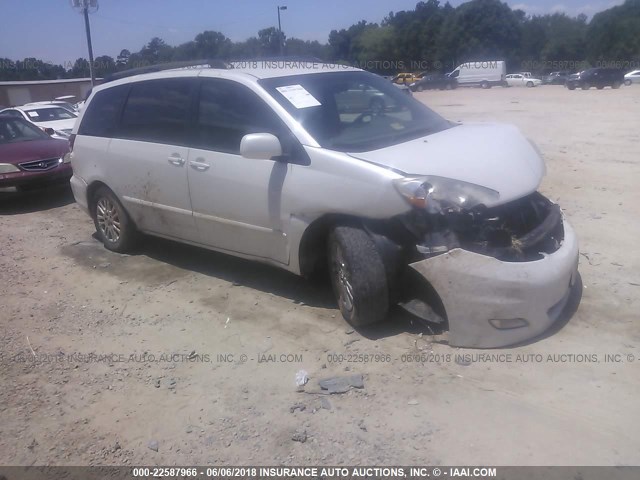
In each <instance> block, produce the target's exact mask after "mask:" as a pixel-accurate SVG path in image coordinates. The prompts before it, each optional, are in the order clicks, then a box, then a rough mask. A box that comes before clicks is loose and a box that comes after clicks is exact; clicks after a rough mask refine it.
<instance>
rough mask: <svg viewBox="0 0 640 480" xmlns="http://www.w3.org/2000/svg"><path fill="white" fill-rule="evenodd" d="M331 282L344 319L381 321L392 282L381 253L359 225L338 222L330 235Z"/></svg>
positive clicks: (365, 322)
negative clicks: (338, 224)
mask: <svg viewBox="0 0 640 480" xmlns="http://www.w3.org/2000/svg"><path fill="white" fill-rule="evenodd" d="M328 247H329V254H328V259H329V272H330V275H331V285H332V287H333V292H334V294H335V297H336V300H337V302H338V307H339V308H340V312H341V313H342V316H343V317H344V319H345V320H346V321H347V322H349V323H350V324H351V325H353V326H355V327H361V326H365V325H370V324H373V323H377V322H381V321H382V320H384V319H385V317H386V316H387V311H388V310H389V286H388V284H387V275H386V271H385V267H384V263H383V261H382V257H381V256H380V253H379V252H378V250H377V249H376V246H375V244H374V242H373V240H372V238H371V237H370V236H369V235H368V234H367V233H366V232H365V231H364V230H361V229H360V228H355V227H347V226H338V227H335V228H334V229H333V231H332V232H331V234H330V235H329V242H328Z"/></svg>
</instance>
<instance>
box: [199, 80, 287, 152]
mask: <svg viewBox="0 0 640 480" xmlns="http://www.w3.org/2000/svg"><path fill="white" fill-rule="evenodd" d="M284 131H285V127H284V125H283V124H282V122H281V120H280V118H279V117H278V116H277V115H276V114H275V113H274V112H273V110H271V108H270V107H269V106H268V105H267V104H266V103H264V101H263V100H262V99H260V97H258V96H257V95H256V94H255V93H253V92H252V91H251V90H249V89H248V88H247V87H244V86H243V85H240V84H238V83H236V82H232V81H228V80H205V81H203V83H202V87H201V90H200V100H199V104H198V114H197V121H196V127H195V134H194V139H193V144H194V146H195V147H198V148H203V149H208V150H216V151H220V152H227V153H235V154H239V153H240V140H242V137H244V136H245V135H247V134H248V133H272V134H274V135H276V136H282V134H283V133H284ZM281 141H282V138H281Z"/></svg>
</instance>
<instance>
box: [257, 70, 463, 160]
mask: <svg viewBox="0 0 640 480" xmlns="http://www.w3.org/2000/svg"><path fill="white" fill-rule="evenodd" d="M260 84H261V85H262V86H263V87H264V88H265V89H266V90H267V92H269V94H271V96H272V97H273V98H275V99H276V100H277V101H278V102H279V103H280V104H281V105H282V106H283V107H284V108H285V109H286V110H287V111H288V112H289V113H290V114H291V115H293V117H294V118H295V119H296V120H297V121H298V122H300V123H301V124H302V126H303V127H304V128H305V129H306V130H307V132H309V134H310V135H311V136H312V137H313V138H315V140H316V141H317V142H318V143H319V144H320V145H321V146H322V147H324V148H329V149H332V150H340V151H345V152H363V151H368V150H376V149H379V148H383V147H386V146H389V145H394V144H397V143H401V142H404V141H406V140H409V139H412V138H418V137H421V136H425V135H430V134H433V133H436V132H439V131H441V130H444V129H446V128H449V127H450V126H451V124H450V123H449V122H448V121H446V120H445V119H444V118H442V117H441V116H440V115H438V114H437V113H435V112H433V111H432V110H430V109H429V108H427V107H426V106H425V105H423V104H422V103H420V102H418V101H416V100H414V99H413V98H412V97H410V96H408V95H407V94H406V93H404V92H403V91H402V90H401V89H399V88H398V87H396V86H395V85H393V84H392V83H390V82H389V81H388V80H385V79H384V78H382V77H379V76H377V75H373V74H371V73H366V72H335V73H334V72H332V73H316V74H309V75H297V76H290V77H279V78H270V79H263V80H261V81H260Z"/></svg>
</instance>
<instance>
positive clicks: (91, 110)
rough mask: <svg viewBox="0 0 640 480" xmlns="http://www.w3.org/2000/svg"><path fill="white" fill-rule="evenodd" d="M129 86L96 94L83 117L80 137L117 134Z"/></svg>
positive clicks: (79, 132)
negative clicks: (119, 118)
mask: <svg viewBox="0 0 640 480" xmlns="http://www.w3.org/2000/svg"><path fill="white" fill-rule="evenodd" d="M128 92H129V85H120V86H118V87H113V88H108V89H106V90H102V91H100V92H98V93H96V94H95V96H94V97H93V100H91V103H89V106H88V107H87V111H86V112H85V114H84V117H82V123H81V124H80V127H79V128H78V135H89V136H92V137H112V136H114V135H115V133H116V127H117V125H118V117H119V115H120V111H121V109H122V104H123V103H124V101H125V99H126V98H127V93H128Z"/></svg>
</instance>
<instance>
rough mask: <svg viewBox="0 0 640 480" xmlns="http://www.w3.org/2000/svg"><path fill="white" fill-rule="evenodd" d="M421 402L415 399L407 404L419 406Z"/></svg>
mask: <svg viewBox="0 0 640 480" xmlns="http://www.w3.org/2000/svg"><path fill="white" fill-rule="evenodd" d="M419 403H420V402H419V401H418V400H416V399H415V398H413V399H411V400H409V401H408V402H407V405H418V404H419Z"/></svg>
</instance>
